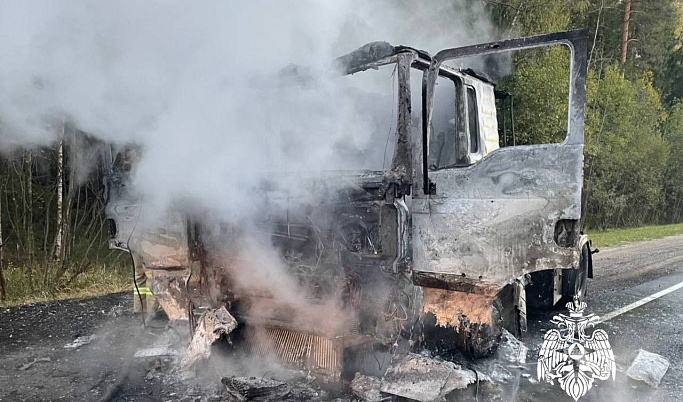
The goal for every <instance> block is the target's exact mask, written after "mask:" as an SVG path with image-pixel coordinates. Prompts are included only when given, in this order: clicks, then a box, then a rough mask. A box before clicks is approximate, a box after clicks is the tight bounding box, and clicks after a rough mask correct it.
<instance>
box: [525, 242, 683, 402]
mask: <svg viewBox="0 0 683 402" xmlns="http://www.w3.org/2000/svg"><path fill="white" fill-rule="evenodd" d="M593 265H594V276H595V277H594V279H592V280H589V282H588V296H587V299H586V302H587V304H588V311H587V312H588V313H596V314H597V315H599V316H601V317H607V318H609V317H610V313H613V312H617V313H621V314H620V315H617V316H616V317H614V318H610V319H608V320H607V321H606V322H603V323H601V324H599V325H598V326H597V327H598V328H602V329H604V330H605V331H607V333H608V335H609V337H610V343H611V345H612V349H613V351H614V357H615V360H616V362H617V379H616V381H615V382H612V381H611V380H609V381H596V383H595V385H594V387H593V389H591V390H590V391H589V392H588V394H587V395H586V396H585V397H583V398H581V399H580V400H581V401H629V402H635V401H657V402H663V401H681V400H683V288H680V287H679V288H678V289H675V288H674V289H675V290H671V291H670V292H669V293H667V294H665V295H663V296H661V297H659V298H657V299H655V300H652V301H649V302H646V303H644V304H642V305H639V306H637V307H635V308H632V309H629V310H628V311H624V310H623V309H622V308H623V307H625V306H629V305H632V304H633V303H637V302H638V301H641V300H643V299H644V298H647V297H648V296H651V295H654V294H657V293H658V292H661V291H663V290H665V289H668V288H671V287H673V286H675V285H677V284H681V283H683V236H672V237H667V238H664V239H658V240H651V241H644V242H638V243H632V244H629V245H626V246H621V247H611V248H607V249H603V250H601V251H600V252H599V253H598V254H596V255H594V257H593ZM644 301H647V299H646V300H644ZM641 303H642V302H641ZM641 303H638V304H641ZM555 313H557V312H544V313H541V314H538V315H536V316H532V317H531V320H530V322H529V324H530V325H529V326H530V331H529V333H528V334H527V336H526V337H525V338H524V342H525V344H526V345H527V346H528V347H529V348H530V351H529V355H528V361H530V362H532V363H533V362H535V361H536V356H537V355H538V350H539V347H540V344H541V342H542V338H543V334H544V333H545V331H546V330H548V329H550V328H554V326H553V325H552V324H550V322H549V320H550V319H551V317H552V315H553V314H555ZM638 349H645V350H647V351H650V352H654V353H657V354H660V355H662V356H664V357H666V358H667V359H668V360H669V361H670V362H671V366H670V367H669V370H668V372H667V373H666V375H665V376H664V378H663V379H662V382H661V384H660V385H659V387H658V388H656V389H652V388H650V387H649V386H648V385H645V384H644V383H642V382H636V381H633V380H630V379H628V378H627V377H626V370H627V369H628V367H629V366H630V364H631V362H632V361H633V359H634V357H635V355H636V353H637V351H638ZM530 368H531V369H532V370H531V371H532V373H531V374H532V375H531V380H529V379H522V382H521V387H520V392H519V394H518V396H517V400H518V401H529V402H531V401H534V402H535V401H568V402H569V401H572V398H570V397H569V396H567V395H566V394H564V392H563V391H562V390H561V389H560V388H559V386H558V385H557V383H556V384H555V386H554V387H551V386H550V385H547V384H539V383H533V380H534V378H535V377H536V375H535V368H533V367H530Z"/></svg>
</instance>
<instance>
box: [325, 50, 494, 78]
mask: <svg viewBox="0 0 683 402" xmlns="http://www.w3.org/2000/svg"><path fill="white" fill-rule="evenodd" d="M402 52H413V53H415V54H416V55H417V59H416V63H415V64H416V66H415V67H417V68H420V69H426V68H428V67H429V63H430V62H431V60H432V56H431V54H429V52H427V51H426V50H421V49H416V48H413V47H410V46H405V45H399V46H393V45H392V44H390V43H389V42H383V41H376V42H370V43H367V44H365V45H363V46H361V47H359V48H358V49H356V50H353V51H351V52H349V53H347V54H345V55H343V56H339V57H337V58H336V59H335V60H334V65H335V66H336V67H337V68H339V70H340V71H341V72H342V73H344V74H353V73H357V72H359V71H364V70H368V69H375V68H377V67H379V66H382V65H385V64H389V63H393V62H395V61H396V55H398V54H399V53H402ZM441 68H442V69H445V70H449V71H450V72H452V73H456V74H464V75H468V76H470V77H472V78H474V79H477V80H480V81H484V82H486V83H489V84H493V85H495V82H493V80H492V79H491V78H490V77H488V76H487V75H486V74H485V73H483V72H480V71H475V70H473V69H471V68H466V69H458V68H453V67H450V66H446V65H442V67H441Z"/></svg>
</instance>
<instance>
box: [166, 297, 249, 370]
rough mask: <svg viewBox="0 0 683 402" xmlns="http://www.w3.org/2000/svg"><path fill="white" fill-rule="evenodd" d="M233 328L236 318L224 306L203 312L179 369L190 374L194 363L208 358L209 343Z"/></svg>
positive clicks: (209, 352)
mask: <svg viewBox="0 0 683 402" xmlns="http://www.w3.org/2000/svg"><path fill="white" fill-rule="evenodd" d="M235 328H237V320H235V318H234V317H233V316H232V315H230V313H228V310H227V309H226V308H225V307H220V308H218V309H215V310H207V311H206V312H204V314H202V316H201V317H200V318H199V321H198V324H197V328H196V330H195V331H194V335H193V337H192V341H191V342H190V346H189V347H188V348H187V351H186V352H185V355H184V356H183V359H182V360H181V361H180V368H181V370H182V371H183V372H185V373H187V374H188V375H191V371H190V370H191V369H192V368H193V366H194V365H195V364H197V363H198V362H201V361H204V360H206V359H208V358H209V355H210V354H211V345H213V343H214V342H216V341H217V340H218V339H220V338H221V337H222V336H227V335H228V334H229V333H230V332H232V331H233V330H234V329H235Z"/></svg>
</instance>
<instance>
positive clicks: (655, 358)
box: [626, 349, 669, 388]
mask: <svg viewBox="0 0 683 402" xmlns="http://www.w3.org/2000/svg"><path fill="white" fill-rule="evenodd" d="M668 369H669V361H668V360H667V359H666V358H664V356H661V355H658V354H656V353H652V352H648V351H647V350H643V349H638V355H636V358H635V359H633V363H631V366H630V367H629V368H628V371H627V372H626V375H627V376H628V377H629V378H631V379H634V380H637V381H644V382H645V383H646V384H648V385H649V386H651V387H653V388H656V387H658V386H659V382H660V381H661V380H662V377H664V375H665V374H666V371H667V370H668Z"/></svg>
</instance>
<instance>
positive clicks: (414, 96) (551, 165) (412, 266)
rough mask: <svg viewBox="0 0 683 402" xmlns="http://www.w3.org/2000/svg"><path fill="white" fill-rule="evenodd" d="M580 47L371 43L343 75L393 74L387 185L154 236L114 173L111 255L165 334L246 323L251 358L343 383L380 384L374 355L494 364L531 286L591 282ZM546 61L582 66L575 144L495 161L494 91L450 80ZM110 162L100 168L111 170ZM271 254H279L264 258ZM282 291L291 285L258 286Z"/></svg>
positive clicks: (578, 40)
mask: <svg viewBox="0 0 683 402" xmlns="http://www.w3.org/2000/svg"><path fill="white" fill-rule="evenodd" d="M586 35H587V34H586V31H585V30H580V31H571V32H563V33H557V34H550V35H541V36H537V37H531V38H521V39H512V40H507V41H501V42H494V43H488V44H481V45H475V46H468V47H462V48H453V49H445V50H443V51H440V52H438V53H437V54H435V55H433V56H432V55H430V54H428V53H427V52H425V51H422V50H418V49H414V48H411V47H407V46H393V45H391V44H389V43H386V42H373V43H369V44H367V45H365V46H363V47H361V48H359V49H357V50H355V51H353V52H351V53H348V54H346V55H344V56H341V57H339V58H337V59H336V60H334V62H333V67H332V69H333V70H334V71H335V72H336V73H339V74H340V75H342V76H351V77H350V78H354V77H353V76H354V75H356V74H358V75H360V74H365V73H366V71H373V70H377V69H379V68H381V67H383V66H390V67H391V68H392V69H393V71H395V79H396V81H395V87H392V89H393V90H394V91H395V92H394V93H393V94H392V97H393V98H392V99H394V101H395V103H394V105H395V110H394V111H393V112H392V114H391V116H392V118H393V122H392V125H393V127H395V133H394V134H395V135H394V137H393V138H394V141H393V142H392V144H391V149H392V152H393V154H392V156H391V157H390V158H389V160H390V163H389V164H388V166H387V167H386V168H382V169H381V170H362V171H361V170H357V171H346V172H337V171H329V172H311V174H310V175H309V176H307V177H306V178H305V179H302V181H300V182H299V184H300V185H298V186H295V187H294V188H291V187H287V188H283V187H282V186H281V185H280V184H281V183H283V182H286V181H283V180H278V174H277V173H273V175H272V177H269V178H264V180H263V182H262V183H258V185H256V186H255V188H254V189H253V194H254V197H259V199H260V200H262V201H263V202H264V205H265V207H264V210H263V214H262V215H261V216H259V217H258V219H255V220H254V221H253V222H251V224H249V225H240V224H236V223H235V222H226V221H221V220H220V219H219V218H216V217H215V216H214V215H212V214H211V213H210V212H209V213H207V214H203V215H198V214H197V213H196V211H194V212H193V213H190V212H188V211H186V210H184V209H183V208H181V207H175V208H172V210H170V211H168V213H167V215H166V218H165V219H159V221H158V222H157V223H156V225H152V226H145V227H141V226H136V225H135V222H136V221H137V219H138V218H139V215H140V214H144V211H143V210H142V206H141V205H142V200H140V199H136V198H135V197H133V196H132V195H130V194H127V192H126V190H125V189H126V184H125V183H126V180H125V178H124V177H125V176H126V173H125V172H116V169H111V168H110V169H105V172H107V174H108V178H107V179H106V180H105V181H107V182H108V183H110V184H109V188H110V189H111V190H110V191H109V192H107V194H109V197H108V199H107V203H108V207H107V214H108V218H109V219H110V221H111V222H112V224H111V225H110V227H111V228H112V232H111V233H110V236H111V242H110V244H111V245H112V246H113V247H117V248H122V249H125V250H128V251H130V252H131V253H134V254H136V255H138V256H140V258H141V261H142V263H143V264H145V267H146V268H147V269H150V270H152V271H153V272H154V280H153V281H152V284H151V285H150V288H151V289H152V291H153V292H154V293H155V294H156V296H157V299H158V300H159V302H160V304H161V305H162V307H163V308H164V310H166V312H167V314H168V315H169V317H171V318H172V319H175V320H187V321H188V322H189V324H190V329H191V330H192V331H194V330H195V328H196V325H194V320H195V318H196V317H195V313H196V312H197V311H198V310H200V309H204V310H205V309H211V308H213V309H215V308H219V307H225V308H227V309H228V310H229V311H230V314H232V315H233V316H235V318H236V319H237V321H238V322H239V323H240V326H239V329H238V330H237V331H236V332H237V333H238V334H239V335H238V336H236V338H239V339H242V340H243V342H244V345H245V348H244V350H247V351H249V353H252V354H257V355H259V354H271V355H275V356H277V357H278V358H279V359H280V360H282V361H283V364H291V365H294V366H297V367H304V368H307V369H310V370H312V371H314V372H319V373H322V374H323V375H325V376H328V377H330V378H333V379H339V378H343V377H345V376H348V375H349V373H352V372H354V370H355V371H362V370H371V371H372V370H375V371H377V370H379V371H380V372H381V370H382V369H383V368H386V364H384V363H382V362H380V363H379V367H376V368H371V367H372V366H378V364H377V363H376V362H375V361H374V360H373V361H365V360H363V356H366V354H365V353H363V351H367V350H369V349H368V348H370V349H371V350H375V351H376V350H378V349H382V350H384V351H386V352H387V353H390V351H391V350H392V348H395V347H397V346H396V345H399V344H401V345H404V346H405V345H412V347H415V345H423V346H426V347H429V348H431V349H433V350H435V351H437V352H439V353H442V352H443V353H447V352H449V351H453V350H460V351H463V352H465V353H467V354H469V355H471V356H473V357H479V356H487V355H489V354H491V353H492V352H493V351H495V349H496V347H497V345H498V342H499V340H500V336H501V331H502V328H503V327H507V328H508V329H510V330H511V331H512V332H514V333H519V332H520V331H522V330H524V328H525V314H526V313H525V312H526V299H527V296H526V290H527V289H530V286H531V285H530V282H533V281H534V277H536V278H538V280H536V283H535V285H534V286H536V287H535V288H534V291H535V292H538V293H539V294H541V293H543V292H545V293H547V292H550V293H549V294H550V299H551V301H550V304H553V303H554V302H556V301H557V300H559V298H560V296H562V292H563V290H562V289H563V287H562V286H561V285H558V283H561V282H562V272H565V271H567V272H578V271H581V270H584V271H585V270H586V268H585V267H586V264H587V263H586V262H582V248H584V246H585V238H582V237H581V235H580V232H579V228H580V226H579V220H580V216H581V215H580V208H581V190H582V180H583V174H582V173H583V172H582V170H583V135H584V133H583V130H584V103H585V78H586ZM551 45H562V46H567V47H569V49H570V50H571V58H572V63H571V71H570V74H569V77H570V79H569V85H570V88H569V92H570V96H569V99H568V127H567V131H566V132H567V136H566V138H565V139H564V141H562V142H561V143H557V144H539V145H524V146H503V147H501V146H500V145H501V143H502V144H503V145H506V144H507V141H501V135H500V133H501V130H499V118H500V117H501V116H500V113H499V111H498V110H497V108H496V90H495V85H494V83H493V82H491V80H488V79H486V78H485V77H483V76H482V75H481V74H477V73H474V72H473V71H472V70H468V69H460V68H455V67H453V64H452V63H451V62H452V61H454V60H457V59H459V58H465V57H473V56H482V55H490V54H495V53H503V52H510V51H514V50H519V49H529V48H537V47H543V46H551ZM301 81H305V80H304V79H302V80H301ZM506 125H507V123H506ZM502 132H503V133H506V129H505V130H502ZM369 135H370V133H369ZM505 135H507V134H505ZM382 138H384V137H382ZM116 158H117V157H116V156H115V155H114V154H112V153H110V154H109V155H108V156H105V165H107V164H108V165H110V166H111V165H112V164H113V161H115V160H116ZM292 200H296V201H295V202H293V201H292ZM245 239H249V240H245ZM259 242H261V243H259ZM266 243H267V246H268V247H272V249H273V250H276V251H277V252H275V253H274V254H273V255H270V254H268V253H264V252H263V250H264V249H265V248H266V247H259V244H261V245H265V244H266ZM585 259H586V258H585V257H584V260H585ZM582 264H583V265H582ZM264 267H267V268H264ZM261 270H263V272H262V273H263V276H259V275H260V273H259V272H261ZM548 272H549V273H551V274H550V275H549V276H548V275H547V274H544V275H541V276H537V275H538V273H548ZM273 277H277V278H280V279H278V281H280V280H281V281H282V283H274V282H272V281H271V282H268V281H267V280H265V279H264V278H273ZM567 277H569V275H568V276H567ZM571 277H576V275H575V274H574V275H572V276H571ZM259 278H260V279H259ZM558 278H559V279H558ZM558 281H559V282H558ZM541 282H542V283H541ZM575 282H576V280H574V282H573V283H575ZM583 283H584V284H585V278H584V282H583ZM284 284H286V286H290V285H291V288H292V289H296V292H293V293H296V294H297V296H296V297H295V296H293V295H292V294H291V293H292V292H289V293H286V292H283V287H285V285H284ZM569 287H571V286H569V285H566V286H564V288H565V293H567V294H566V296H573V295H571V294H569V293H576V289H570V290H566V289H569ZM285 293H286V294H285ZM545 293H543V294H544V295H545ZM543 297H546V296H543ZM340 322H341V323H343V325H338V324H339V323H340ZM263 345H267V346H263ZM406 347H408V346H406ZM389 360H390V359H389ZM389 360H387V361H386V362H385V363H387V364H388V361H389ZM378 361H379V360H378Z"/></svg>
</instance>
